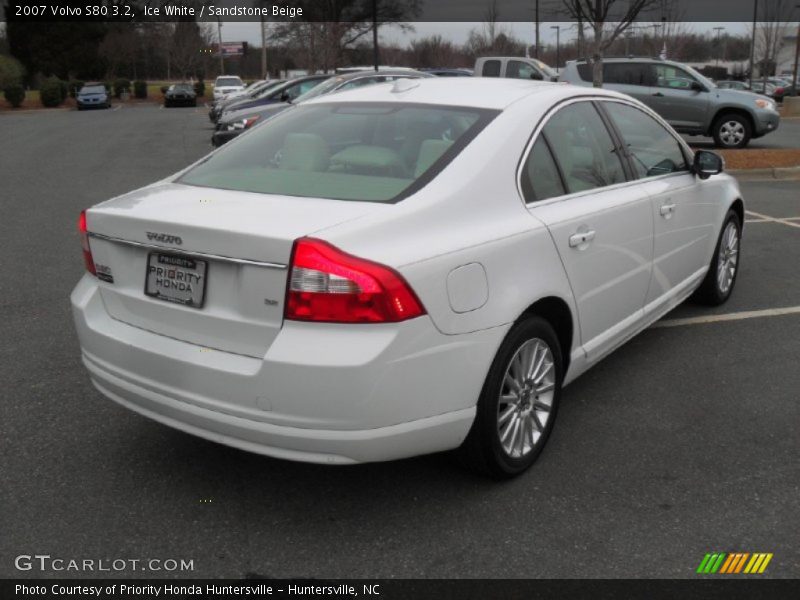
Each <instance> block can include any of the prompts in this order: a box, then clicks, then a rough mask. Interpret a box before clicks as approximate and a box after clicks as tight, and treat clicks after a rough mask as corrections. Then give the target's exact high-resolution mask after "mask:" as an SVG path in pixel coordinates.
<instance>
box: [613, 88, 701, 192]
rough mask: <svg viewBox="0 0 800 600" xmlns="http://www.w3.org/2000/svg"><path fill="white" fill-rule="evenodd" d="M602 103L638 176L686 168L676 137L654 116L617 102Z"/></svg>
mask: <svg viewBox="0 0 800 600" xmlns="http://www.w3.org/2000/svg"><path fill="white" fill-rule="evenodd" d="M603 106H604V107H605V109H606V110H607V111H608V113H609V115H610V116H611V119H612V120H613V121H614V123H615V124H616V126H617V129H619V132H620V134H621V135H622V139H623V140H624V142H625V144H626V145H627V146H628V152H629V153H630V156H631V158H632V162H633V168H634V169H635V171H636V175H637V177H639V178H643V177H656V176H658V175H666V174H667V173H676V172H679V171H687V170H688V169H689V166H688V164H687V162H686V157H685V156H684V154H683V150H682V149H681V146H680V144H679V143H678V141H677V140H676V139H675V138H674V137H673V136H672V134H670V133H669V131H667V130H666V129H664V127H663V126H662V125H661V124H660V123H659V122H658V121H656V120H655V119H653V117H651V116H650V115H648V114H646V113H644V112H642V111H641V110H639V109H638V108H634V107H632V106H628V105H627V104H620V103H619V102H605V103H603Z"/></svg>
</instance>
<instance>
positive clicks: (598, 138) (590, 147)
mask: <svg viewBox="0 0 800 600" xmlns="http://www.w3.org/2000/svg"><path fill="white" fill-rule="evenodd" d="M543 131H544V133H545V135H546V136H547V140H548V141H549V142H550V144H551V148H552V150H553V154H554V155H555V158H556V160H557V161H558V164H559V166H560V167H561V172H562V173H563V175H564V182H565V183H566V185H567V191H568V192H569V193H573V194H574V193H575V192H583V191H586V190H592V189H595V188H600V187H606V186H609V185H615V184H618V183H623V182H624V181H626V179H625V171H624V170H623V167H622V162H621V161H620V158H619V153H618V152H617V148H616V145H615V144H614V141H613V139H612V138H611V134H610V133H609V132H608V129H606V126H605V124H604V123H603V120H602V119H601V118H600V114H599V113H598V112H597V109H596V108H595V107H594V105H593V104H592V103H591V102H578V103H576V104H571V105H569V106H566V107H564V108H562V109H561V110H560V111H558V112H557V113H556V114H555V115H554V116H553V117H552V118H551V119H550V120H549V121H548V122H547V125H545V127H544V130H543Z"/></svg>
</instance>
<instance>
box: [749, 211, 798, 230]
mask: <svg viewBox="0 0 800 600" xmlns="http://www.w3.org/2000/svg"><path fill="white" fill-rule="evenodd" d="M746 213H747V214H748V215H751V216H753V217H758V218H759V219H763V220H764V221H771V222H773V223H781V224H783V225H788V226H789V227H798V228H800V223H793V222H791V221H790V220H788V219H778V218H777V217H770V216H769V215H762V214H761V213H757V212H753V211H752V210H748V211H746Z"/></svg>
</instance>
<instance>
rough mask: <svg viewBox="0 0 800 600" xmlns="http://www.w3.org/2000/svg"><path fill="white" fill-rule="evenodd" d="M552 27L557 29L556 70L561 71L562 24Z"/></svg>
mask: <svg viewBox="0 0 800 600" xmlns="http://www.w3.org/2000/svg"><path fill="white" fill-rule="evenodd" d="M550 29H555V30H556V72H557V73H561V68H560V67H559V65H560V64H561V25H553V26H551V27H550Z"/></svg>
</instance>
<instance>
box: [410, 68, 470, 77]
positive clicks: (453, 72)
mask: <svg viewBox="0 0 800 600" xmlns="http://www.w3.org/2000/svg"><path fill="white" fill-rule="evenodd" d="M420 71H422V72H423V73H430V74H431V75H436V77H472V73H473V71H472V69H430V68H428V69H420Z"/></svg>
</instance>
